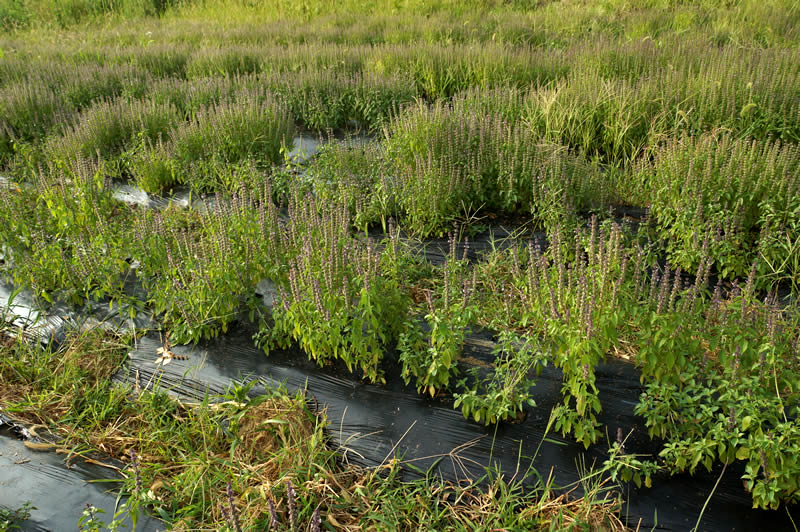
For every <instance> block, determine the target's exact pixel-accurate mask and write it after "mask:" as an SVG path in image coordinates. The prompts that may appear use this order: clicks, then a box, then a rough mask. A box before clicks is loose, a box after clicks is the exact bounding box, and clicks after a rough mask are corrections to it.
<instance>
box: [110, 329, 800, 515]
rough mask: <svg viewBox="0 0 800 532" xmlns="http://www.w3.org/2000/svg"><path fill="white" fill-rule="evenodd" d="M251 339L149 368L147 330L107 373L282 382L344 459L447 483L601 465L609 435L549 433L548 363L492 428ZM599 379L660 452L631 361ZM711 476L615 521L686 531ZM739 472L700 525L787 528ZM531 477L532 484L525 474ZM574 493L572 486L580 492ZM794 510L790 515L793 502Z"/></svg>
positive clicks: (480, 351) (646, 493) (609, 407)
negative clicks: (401, 465)
mask: <svg viewBox="0 0 800 532" xmlns="http://www.w3.org/2000/svg"><path fill="white" fill-rule="evenodd" d="M251 335H252V331H247V330H246V329H245V328H240V329H239V330H238V331H233V332H231V333H229V334H227V335H225V336H224V337H221V338H217V339H215V340H211V341H206V342H201V343H200V344H198V345H197V346H177V347H173V348H172V350H173V351H174V352H175V354H177V355H183V356H186V357H188V358H187V359H186V360H178V359H174V360H172V362H171V363H170V364H168V365H166V366H162V365H156V364H155V360H156V358H157V357H158V355H157V354H156V350H157V349H158V347H160V346H161V345H162V344H161V341H160V338H159V336H158V335H157V334H151V335H148V336H146V337H144V338H140V339H139V340H138V342H137V346H136V348H135V349H134V350H133V351H132V352H131V354H130V359H129V364H128V365H127V367H126V368H124V369H123V370H121V371H120V372H119V373H118V374H117V375H116V376H115V378H116V379H117V380H118V381H119V382H124V383H127V384H129V385H131V386H134V387H138V388H139V389H146V388H151V387H153V386H160V387H161V388H163V389H167V390H169V391H171V393H173V394H175V395H177V396H179V397H184V398H187V399H194V400H197V399H201V398H202V397H203V396H204V395H205V394H206V393H210V394H217V393H222V392H224V391H225V390H226V389H227V388H228V387H229V386H230V385H231V383H232V382H233V381H249V380H252V379H257V380H258V381H260V382H261V383H263V384H264V385H265V386H274V385H275V384H276V383H283V384H285V385H286V387H287V388H288V389H289V390H296V389H305V390H306V391H307V393H308V394H309V397H310V398H311V399H312V400H313V403H314V404H316V405H318V408H319V409H320V410H323V409H324V410H325V413H326V416H327V420H328V434H329V437H330V439H331V445H332V446H333V447H334V448H338V450H339V451H340V452H341V454H342V456H343V458H344V459H345V460H347V461H349V462H351V463H355V464H358V465H361V466H367V467H370V466H377V465H379V464H382V463H386V462H387V461H388V460H390V459H392V458H393V457H397V458H399V459H401V460H402V461H404V462H405V463H406V464H409V465H413V466H414V467H415V468H417V469H420V470H422V471H426V470H428V469H429V468H433V472H434V473H435V474H436V475H438V476H440V477H441V478H443V479H445V480H449V481H454V482H460V481H464V480H467V479H479V478H480V477H481V476H482V475H483V474H484V473H485V468H486V467H487V466H490V465H492V466H494V467H495V468H498V469H500V470H501V471H502V472H503V473H504V474H505V476H506V478H511V477H513V476H516V477H517V478H522V477H524V474H525V471H526V470H527V469H528V468H529V467H533V468H534V469H535V470H536V471H538V473H539V474H540V475H541V476H543V477H545V478H547V477H548V476H550V475H552V478H553V480H554V481H555V483H556V484H557V485H559V486H562V487H564V486H568V485H570V484H572V483H576V482H577V481H578V480H579V478H580V477H581V476H582V473H585V468H588V467H589V466H591V465H592V464H595V465H601V464H602V462H603V461H604V460H605V459H606V457H607V451H608V444H607V442H604V443H602V444H598V445H595V446H593V447H590V448H589V449H588V450H584V448H583V446H582V445H580V444H576V443H575V442H573V441H570V440H568V439H564V438H561V437H560V436H559V435H558V434H556V433H552V432H551V433H549V434H545V432H544V431H545V429H546V427H547V423H548V419H549V416H550V411H551V409H552V407H553V406H554V405H555V404H557V403H558V402H559V401H560V397H561V396H560V389H561V375H560V372H559V371H558V370H555V369H553V368H546V369H545V371H544V372H543V373H542V375H541V376H540V377H539V379H538V381H537V385H536V387H535V388H534V390H535V397H534V398H535V400H536V403H537V406H536V407H535V408H528V407H526V409H527V412H526V413H527V416H526V417H525V419H524V421H522V422H520V423H503V424H501V425H499V426H498V427H497V428H496V429H495V428H493V427H488V428H487V427H484V426H482V425H479V424H476V423H473V422H471V421H469V420H466V419H464V417H463V416H462V415H461V413H460V411H458V410H454V409H453V406H452V403H451V402H450V401H448V400H445V399H430V398H425V397H422V396H420V395H418V394H417V393H416V390H414V389H413V388H411V387H406V386H404V385H403V384H402V380H401V378H400V375H399V370H398V369H397V368H390V369H389V370H388V371H387V375H386V377H387V381H388V384H387V385H372V384H366V383H364V382H361V381H360V380H359V379H358V378H357V377H355V376H352V375H349V374H348V373H347V372H346V370H345V369H344V368H343V367H339V366H338V365H333V366H328V367H324V368H319V367H317V366H316V365H315V364H314V363H313V362H310V361H309V360H308V359H307V358H306V356H305V355H304V354H303V353H302V352H299V351H284V352H275V353H272V354H271V355H270V356H269V357H267V356H265V355H264V353H263V352H262V351H260V350H258V349H257V348H256V347H254V345H253V342H252V339H251ZM491 352H492V341H491V338H490V337H489V336H488V335H483V336H473V337H472V338H471V339H470V340H469V342H468V345H467V346H466V348H465V353H464V355H465V357H474V359H476V360H479V361H489V360H490V359H491V357H492V354H491ZM389 365H390V366H391V363H390V364H389ZM596 375H597V386H598V388H599V390H600V398H601V401H602V403H603V412H602V414H601V415H600V419H599V420H600V421H601V422H602V423H603V424H605V426H606V427H608V428H609V430H612V431H614V433H615V432H616V428H617V427H620V428H621V429H622V430H623V432H624V433H625V434H627V433H628V432H629V431H632V433H631V435H630V437H629V438H628V440H627V442H626V445H625V446H626V449H627V451H628V452H630V453H637V454H639V453H643V454H652V453H654V452H657V449H658V448H657V446H656V445H654V443H653V442H652V441H651V440H650V439H649V438H648V436H647V433H646V430H645V428H644V427H643V420H641V419H639V418H637V417H636V416H634V415H633V408H634V406H635V404H636V402H637V400H638V397H639V394H640V393H641V388H640V385H639V376H638V374H637V371H636V370H635V368H634V367H633V366H632V365H631V364H628V363H625V362H621V361H609V362H607V363H605V364H601V365H600V366H598V367H597V370H596ZM256 392H257V390H256ZM545 437H546V438H545ZM615 437H616V435H615V434H612V435H610V438H615ZM537 449H538V453H537ZM534 456H535V458H534V459H533V460H532V461H531V458H532V457H534ZM719 473H720V469H719V468H717V469H715V470H713V471H712V472H711V473H700V474H696V475H694V476H692V477H690V476H688V475H678V476H673V477H661V478H654V480H653V487H652V488H641V489H637V488H636V487H635V486H632V485H631V486H628V487H626V488H625V493H624V494H623V496H624V498H625V500H626V501H627V503H626V506H625V508H624V511H623V517H624V518H625V519H626V520H627V522H628V524H629V525H631V526H634V527H635V526H636V525H637V524H638V523H639V520H640V519H641V525H642V528H643V529H652V528H655V529H657V530H689V529H691V528H692V527H693V526H694V524H695V521H696V520H697V517H698V516H699V515H700V512H701V508H702V506H703V504H704V502H705V501H706V499H707V497H708V496H709V494H710V492H711V490H712V488H713V486H714V483H715V482H716V480H717V478H718V476H719ZM741 473H742V471H739V470H737V468H736V467H731V468H729V470H728V471H727V472H726V474H725V475H724V477H723V478H722V481H721V482H720V485H719V486H718V487H717V490H716V492H715V494H714V496H713V497H712V498H711V501H710V503H709V505H708V508H707V509H706V512H705V514H704V517H703V520H702V523H701V527H700V529H702V530H707V531H715V530H718V531H731V530H764V529H767V528H769V529H772V530H784V529H790V526H791V523H790V521H789V519H788V517H787V514H786V512H785V511H783V510H781V511H779V512H766V511H758V510H753V509H751V506H752V500H751V497H750V494H748V493H747V492H745V490H744V488H743V487H742V485H741V481H740V480H739V477H740V475H741ZM403 474H404V475H405V478H406V479H412V478H414V477H416V476H418V475H419V473H418V472H417V471H415V469H414V468H411V467H407V468H405V469H404V473H403ZM528 480H529V481H533V477H531V476H529V477H528ZM580 492H581V491H580V486H579V489H578V490H577V494H579V493H580ZM793 512H794V513H797V512H796V509H793Z"/></svg>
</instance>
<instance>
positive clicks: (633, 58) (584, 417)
mask: <svg viewBox="0 0 800 532" xmlns="http://www.w3.org/2000/svg"><path fill="white" fill-rule="evenodd" d="M251 4H252V3H251V2H245V1H239V0H230V1H213V2H212V1H210V0H209V1H194V2H189V1H186V2H144V1H138V0H131V1H119V2H111V1H109V2H85V1H83V0H71V1H70V2H52V1H48V0H0V26H2V27H3V28H5V30H6V32H5V33H4V35H3V37H2V38H0V56H1V57H0V171H1V172H2V175H3V179H2V181H0V187H3V191H2V192H3V193H2V195H0V249H2V252H3V262H2V263H1V264H0V267H1V268H2V272H3V275H4V277H5V278H6V279H8V280H11V281H13V282H14V283H15V284H16V285H17V286H19V287H22V288H27V289H30V290H32V291H33V292H34V293H35V294H36V295H37V296H38V297H39V298H40V299H41V300H43V301H45V302H54V301H56V300H62V301H67V302H70V303H71V304H75V305H80V304H82V303H84V302H85V301H87V300H92V299H93V300H97V301H102V302H104V303H110V304H114V303H117V304H120V305H123V306H124V308H126V309H127V310H128V311H129V312H131V313H135V312H137V311H139V310H141V309H143V308H147V309H148V310H150V311H153V312H155V314H156V315H157V317H158V318H159V319H160V320H161V323H162V325H163V327H164V329H165V331H166V330H168V331H170V334H171V338H173V339H174V340H175V341H178V342H191V341H198V340H200V339H202V338H208V337H211V336H215V335H219V334H224V333H225V332H226V331H227V330H228V328H229V327H231V326H232V325H234V324H236V323H237V322H240V321H251V322H253V323H254V324H255V325H256V326H257V327H258V329H259V333H258V334H257V335H256V338H255V339H254V341H256V342H258V344H259V345H260V346H262V347H263V348H264V349H265V351H266V352H269V351H270V350H272V349H276V348H280V347H282V346H286V345H288V344H289V343H291V342H297V343H298V344H299V345H300V346H301V347H302V348H303V350H304V351H305V352H306V353H307V354H308V356H309V357H311V358H312V359H314V360H316V361H317V362H319V363H320V364H325V363H326V362H328V361H330V360H332V359H340V360H342V361H344V362H345V364H346V365H347V367H348V368H350V369H351V371H353V372H355V373H357V374H358V375H360V376H363V377H364V378H365V379H368V380H371V381H376V382H379V381H382V380H384V379H385V373H384V367H385V365H386V363H387V362H390V361H389V360H387V359H388V358H389V357H390V356H392V354H393V353H397V358H396V360H391V362H394V363H397V364H399V365H400V366H401V371H402V376H403V378H404V379H405V380H406V382H407V383H409V384H412V385H414V386H416V388H417V389H418V390H419V391H420V393H425V394H430V395H436V394H448V395H451V396H452V397H453V399H454V402H455V403H456V406H457V407H458V408H461V409H462V411H463V412H464V414H465V415H466V416H468V417H470V418H472V419H474V420H475V422H477V423H498V422H503V421H504V420H510V419H513V418H515V417H516V416H518V415H524V412H525V411H527V410H529V409H531V408H535V405H534V404H533V402H532V401H531V393H530V390H531V387H532V386H534V385H535V382H536V375H537V372H538V371H539V370H540V368H541V366H542V365H545V364H553V365H555V366H556V367H557V368H559V369H560V370H561V371H562V373H563V387H562V401H561V403H560V405H559V407H558V409H557V411H556V414H557V416H556V418H555V421H554V427H555V429H556V430H559V431H561V432H562V433H564V434H569V435H571V436H573V437H575V438H576V439H577V440H578V441H580V442H582V443H584V444H585V445H587V446H589V445H592V444H596V443H597V442H598V441H599V440H600V436H601V434H602V433H603V430H604V427H602V426H600V425H599V423H598V421H597V414H598V413H599V412H600V411H601V409H602V407H603V405H602V400H601V398H600V397H599V396H598V392H597V389H596V387H595V384H594V379H595V377H594V368H595V367H596V365H597V364H598V363H600V362H601V361H602V360H604V359H606V358H608V357H612V356H616V357H622V358H625V359H628V360H630V361H632V363H635V364H636V365H637V366H638V367H639V368H640V370H641V375H642V377H641V378H642V384H643V386H644V387H645V390H646V391H645V393H643V394H642V397H641V400H640V403H639V405H638V406H637V407H636V408H637V413H639V414H640V415H641V416H642V417H643V418H644V419H645V423H646V425H647V427H648V429H649V431H650V434H651V436H652V437H655V438H659V439H660V441H662V450H661V452H660V454H659V455H658V456H657V457H650V458H649V459H647V460H642V459H639V458H637V457H635V456H632V455H627V454H625V453H624V452H623V447H621V446H617V447H615V448H614V449H615V451H614V453H613V456H614V457H615V458H614V462H613V471H614V477H615V478H621V479H624V480H634V481H636V482H642V481H643V482H646V483H648V484H649V483H650V482H652V481H653V478H654V477H657V476H658V475H661V474H671V473H676V472H680V471H689V472H691V471H694V470H695V469H696V468H697V467H701V466H703V467H706V468H709V469H710V468H711V467H712V466H713V464H714V463H717V462H719V463H723V464H725V465H727V464H729V463H733V462H735V461H740V462H743V463H744V467H745V473H744V475H743V477H742V479H743V481H744V484H745V486H746V487H747V489H748V490H750V491H751V492H752V495H753V503H754V506H757V507H762V508H777V507H779V506H780V505H781V504H784V503H786V502H796V501H797V499H798V494H800V491H799V490H798V483H797V482H798V481H797V479H798V478H800V462H798V461H797V459H796V458H795V456H796V455H797V449H798V447H800V427H799V426H798V418H797V414H798V412H800V394H799V393H798V389H797V383H798V382H800V381H798V377H799V376H800V375H798V371H800V365H799V364H798V341H797V338H798V326H799V323H800V321H799V320H800V314H799V313H798V306H797V295H798V293H799V291H800V284H799V283H798V279H800V244H798V242H800V200H799V199H798V198H800V177H798V175H800V173H799V170H800V162H799V161H800V152H798V148H797V145H798V142H800V51H798V43H800V35H799V34H798V32H800V8H798V7H797V5H796V3H794V2H789V1H776V2H771V3H764V2H755V1H751V0H739V1H726V2H722V1H710V0H709V1H704V2H667V1H666V0H665V1H607V2H581V1H572V2H566V1H565V2H523V1H516V2H499V1H498V2H477V1H476V2H449V1H445V0H439V1H433V2H431V1H426V2H422V1H419V2H417V1H413V0H408V1H392V2H388V1H386V2H377V3H368V2H356V1H354V0H352V1H350V0H348V1H345V2H327V1H319V0H318V1H308V2H289V1H283V0H274V1H271V2H264V3H258V4H257V5H251ZM298 135H305V136H315V137H317V138H318V139H322V140H323V141H324V146H323V148H322V149H321V150H320V151H319V153H318V154H316V156H314V157H313V158H311V159H310V160H309V161H307V162H302V161H301V160H300V159H298V158H295V157H293V156H290V154H291V153H292V148H293V143H294V142H295V138H296V137H297V136H298ZM123 184H124V185H135V186H137V187H138V188H139V189H141V190H140V192H141V193H142V194H143V195H145V197H146V194H145V193H151V194H159V195H163V196H166V197H167V198H170V197H173V194H174V193H175V192H185V191H190V192H191V194H192V195H193V199H194V200H197V199H198V197H199V198H200V200H201V201H200V202H199V203H198V202H197V201H190V202H189V204H190V206H189V208H181V207H180V206H179V204H178V202H175V203H173V204H172V205H170V206H169V207H167V208H163V209H149V208H146V207H145V206H143V205H130V204H125V203H123V202H121V201H120V200H118V199H117V197H119V196H118V195H117V196H115V193H117V192H118V191H119V190H120V187H121V185H123ZM140 197H141V195H140ZM153 198H155V199H157V198H156V197H155V196H152V197H151V199H153ZM501 225H502V226H503V227H506V228H508V227H510V228H512V229H514V231H513V235H512V237H511V238H508V239H507V240H506V241H503V242H499V241H489V242H487V241H486V240H485V239H484V240H483V241H480V242H477V243H474V244H480V246H475V248H478V247H480V252H479V253H478V252H476V250H475V249H471V248H470V244H469V241H470V239H473V240H474V238H475V236H476V235H480V234H482V233H485V232H486V231H487V230H488V229H496V228H498V226H501ZM445 236H446V237H447V240H448V242H447V243H446V244H444V247H446V248H449V249H447V250H445V253H444V254H443V257H442V256H439V257H438V259H439V260H437V261H435V262H431V261H429V260H426V255H425V253H424V252H421V251H420V250H421V249H423V248H424V247H425V245H426V244H431V243H437V244H442V243H443V237H445ZM428 258H430V254H429V255H428ZM264 280H267V281H269V282H270V283H271V284H272V286H274V287H275V297H270V298H264V299H263V300H262V299H261V298H259V297H258V296H256V288H257V287H258V286H259V284H260V283H262V282H263V281H264ZM132 287H136V289H134V288H132ZM265 302H266V303H268V304H266V305H265V304H264V303H265ZM478 327H481V328H484V329H488V330H490V331H492V332H493V334H495V340H496V344H497V350H496V353H495V354H496V359H495V360H494V362H493V364H492V367H491V371H488V372H481V371H479V370H477V369H475V368H472V369H470V368H468V366H467V365H466V364H465V361H464V360H462V359H461V352H462V347H463V344H464V341H465V339H466V337H467V335H468V334H469V333H470V330H472V329H474V328H478ZM620 445H621V444H620Z"/></svg>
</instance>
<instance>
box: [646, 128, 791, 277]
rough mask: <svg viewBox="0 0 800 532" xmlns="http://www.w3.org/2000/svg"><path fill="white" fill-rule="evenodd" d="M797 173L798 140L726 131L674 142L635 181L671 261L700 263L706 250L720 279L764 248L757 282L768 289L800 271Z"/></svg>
mask: <svg viewBox="0 0 800 532" xmlns="http://www.w3.org/2000/svg"><path fill="white" fill-rule="evenodd" d="M798 172H800V157H799V156H798V153H797V148H796V147H795V146H793V145H782V144H780V143H772V142H757V141H744V140H736V139H734V138H732V137H731V136H730V135H725V134H723V135H719V136H714V135H708V136H704V137H701V138H698V139H693V138H683V139H681V140H676V141H673V142H671V143H670V144H669V145H668V146H667V147H666V148H665V149H664V150H663V151H661V152H659V153H658V154H657V155H656V158H655V161H654V162H653V164H652V165H646V166H644V167H643V168H642V169H641V171H640V173H639V174H638V176H637V178H636V179H637V180H638V182H639V183H642V188H643V191H644V193H643V195H642V196H643V199H644V198H647V200H648V203H649V204H650V212H651V216H652V219H653V224H654V227H655V231H656V234H657V235H658V236H659V237H660V238H662V239H663V240H664V242H665V249H666V251H667V253H668V256H669V259H670V261H671V262H672V263H673V264H675V265H678V266H681V267H682V268H683V269H685V270H691V269H695V268H697V266H698V264H699V263H700V257H701V256H702V255H703V254H704V253H706V250H707V252H708V254H709V255H710V257H711V258H712V259H713V260H714V262H715V265H716V269H717V271H718V273H719V274H720V275H721V276H722V277H724V278H736V277H744V276H746V275H747V272H748V271H749V267H750V265H751V263H752V262H753V261H754V260H756V259H757V258H758V256H757V255H758V254H760V255H761V256H762V258H761V260H759V261H758V267H759V271H758V273H759V276H758V279H759V283H758V284H759V286H762V287H768V286H770V285H771V284H773V283H774V282H776V281H780V280H782V279H787V278H794V277H796V276H797V275H798V273H799V272H798V271H797V270H796V269H795V268H796V266H797V261H796V253H797V250H796V249H795V248H794V247H793V245H792V244H791V243H792V242H794V241H795V240H797V239H798V238H799V237H800V233H797V227H796V226H797V223H796V220H795V219H794V215H793V214H792V213H793V212H794V211H793V210H792V205H794V203H796V201H795V198H796V197H797V195H798V194H799V193H800V181H798V178H797V176H798ZM777 213H781V214H780V215H778V214H777Z"/></svg>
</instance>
